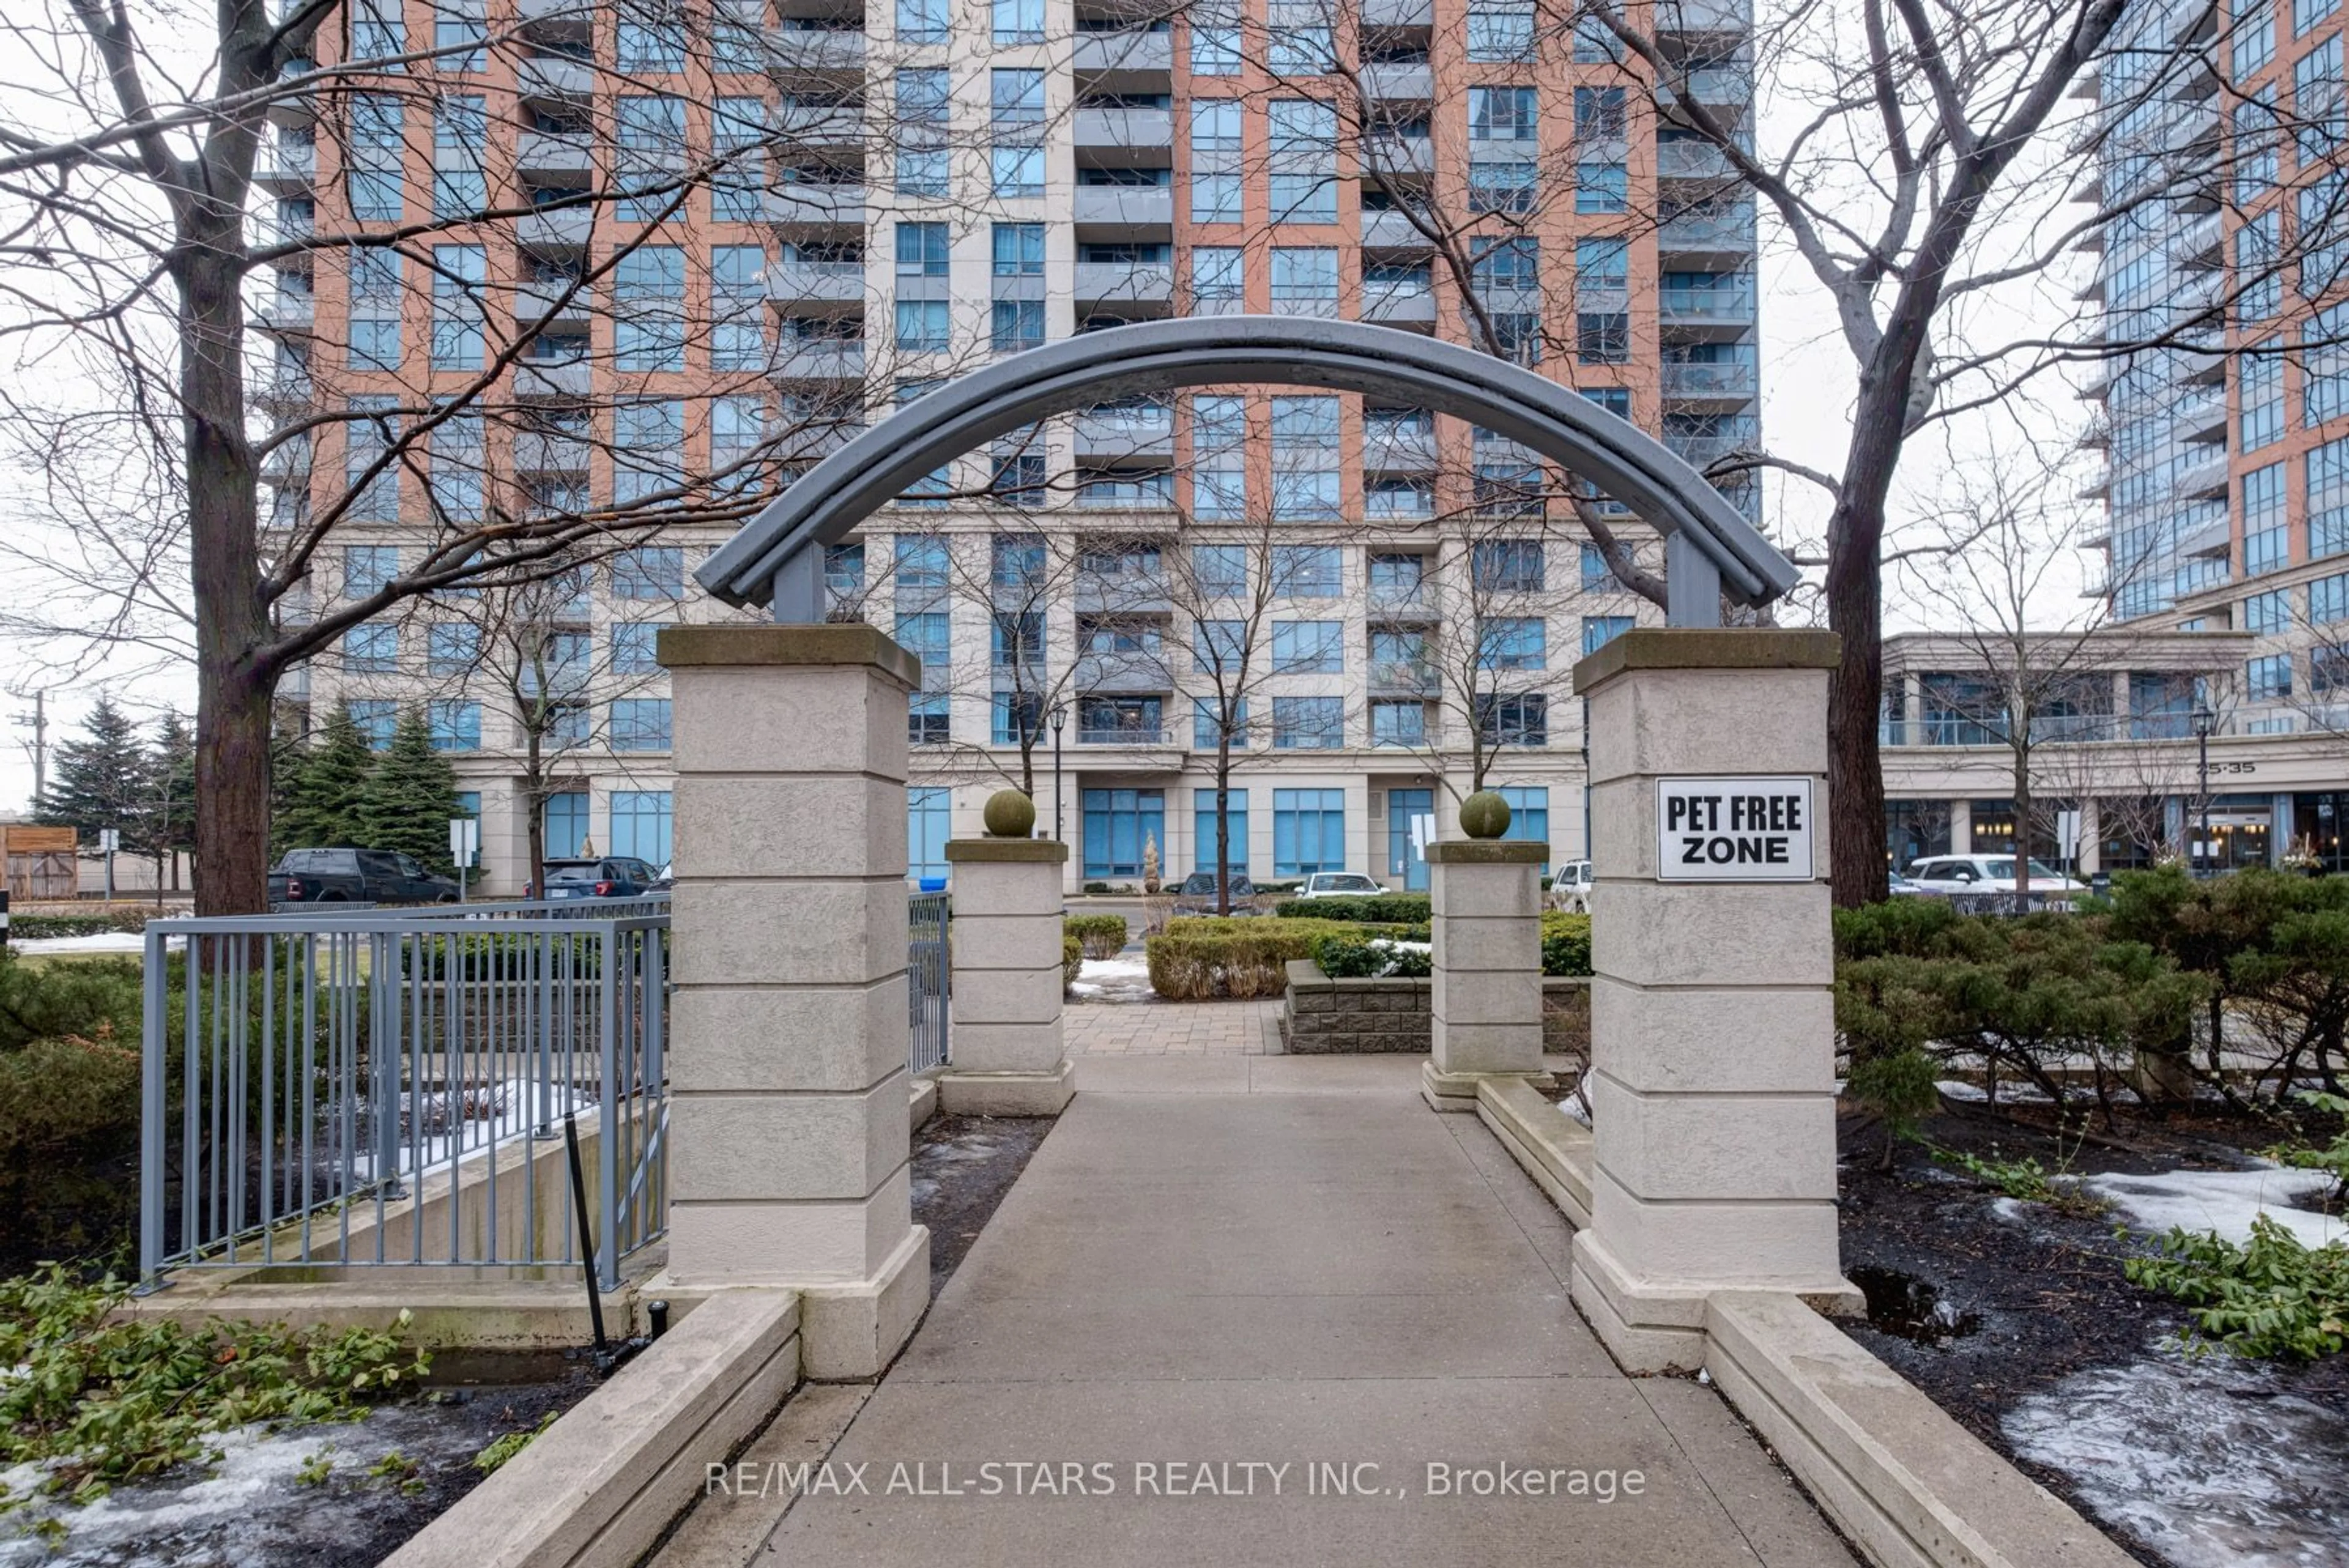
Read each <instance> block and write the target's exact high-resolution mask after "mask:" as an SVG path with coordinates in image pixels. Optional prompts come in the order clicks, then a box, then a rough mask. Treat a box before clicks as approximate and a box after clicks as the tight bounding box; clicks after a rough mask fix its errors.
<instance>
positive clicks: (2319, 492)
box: [2306, 437, 2349, 561]
mask: <svg viewBox="0 0 2349 1568" xmlns="http://www.w3.org/2000/svg"><path fill="white" fill-rule="evenodd" d="M2306 477H2307V480H2308V558H2309V559H2310V560H2311V561H2321V560H2323V558H2324V557H2326V556H2328V555H2338V554H2340V553H2341V552H2343V551H2349V437H2344V438H2341V439H2340V440H2337V441H2327V442H2325V443H2324V445H2323V446H2321V447H2312V448H2310V449H2309V452H2308V458H2307V475H2306Z"/></svg>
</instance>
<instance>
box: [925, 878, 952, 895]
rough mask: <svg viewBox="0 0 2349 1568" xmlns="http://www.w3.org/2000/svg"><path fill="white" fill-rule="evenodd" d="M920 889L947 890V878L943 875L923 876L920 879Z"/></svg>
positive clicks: (927, 890) (928, 890)
mask: <svg viewBox="0 0 2349 1568" xmlns="http://www.w3.org/2000/svg"><path fill="white" fill-rule="evenodd" d="M921 889H922V891H923V892H946V891H947V879H946V878H944V877H924V878H922V880H921Z"/></svg>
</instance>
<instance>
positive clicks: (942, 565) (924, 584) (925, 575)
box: [896, 533, 948, 593]
mask: <svg viewBox="0 0 2349 1568" xmlns="http://www.w3.org/2000/svg"><path fill="white" fill-rule="evenodd" d="M896 562H897V564H896V579H897V591H898V592H899V593H945V592H946V586H947V566H948V562H947V542H946V539H945V536H944V535H941V534H936V533H901V534H899V535H897V542H896Z"/></svg>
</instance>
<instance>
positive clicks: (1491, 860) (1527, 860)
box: [1427, 839, 1549, 866]
mask: <svg viewBox="0 0 2349 1568" xmlns="http://www.w3.org/2000/svg"><path fill="white" fill-rule="evenodd" d="M1547 859H1549V846H1548V845H1547V844H1540V843H1535V842H1534V841H1531V840H1529V839H1439V840H1437V841H1435V842H1434V843H1432V844H1430V845H1428V846H1427V863H1428V864H1429V865H1432V866H1537V865H1539V864H1541V863H1542V862H1543V861H1546V860H1547Z"/></svg>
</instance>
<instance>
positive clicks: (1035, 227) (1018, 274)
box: [941, 223, 1044, 278]
mask: <svg viewBox="0 0 2349 1568" xmlns="http://www.w3.org/2000/svg"><path fill="white" fill-rule="evenodd" d="M941 227H943V225H941ZM995 275H996V276H997V277H999V278H1038V277H1042V276H1043V275H1044V225H1043V224H1041V223H998V224H996V225H995Z"/></svg>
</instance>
